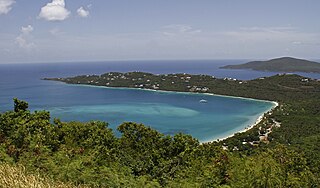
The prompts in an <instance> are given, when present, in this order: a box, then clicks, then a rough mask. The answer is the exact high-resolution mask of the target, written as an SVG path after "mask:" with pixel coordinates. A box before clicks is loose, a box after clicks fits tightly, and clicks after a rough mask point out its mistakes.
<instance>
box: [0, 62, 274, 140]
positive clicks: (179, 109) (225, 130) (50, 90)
mask: <svg viewBox="0 0 320 188" xmlns="http://www.w3.org/2000/svg"><path fill="white" fill-rule="evenodd" d="M153 63H154V67H153V66H151V65H150V64H148V65H149V69H150V70H152V68H154V70H162V71H163V72H160V73H169V72H190V73H198V72H201V70H202V69H203V73H208V72H206V71H209V70H211V69H210V67H211V66H213V65H212V64H210V63H209V62H207V61H205V62H201V61H200V62H195V64H196V65H197V66H195V67H196V68H195V71H196V72H192V70H193V69H192V67H191V63H190V62H189V67H184V66H178V65H181V62H180V63H178V64H174V63H172V62H171V63H170V62H164V63H167V64H168V66H167V67H166V68H167V69H168V70H163V69H161V68H160V69H158V68H159V67H161V66H160V65H159V64H157V63H160V64H161V65H162V62H157V63H155V62H153ZM169 64H170V65H174V67H173V68H172V67H171V69H170V66H169ZM228 64H229V62H228ZM107 65H108V64H103V63H102V64H99V63H96V64H92V65H91V66H90V67H88V64H80V65H79V64H76V63H75V64H40V65H39V64H29V65H0V112H4V111H6V110H11V109H12V106H13V102H12V98H13V97H18V98H20V99H22V100H26V101H27V102H29V104H30V105H29V106H30V109H31V110H42V109H44V110H48V111H50V113H51V116H52V117H56V118H60V119H61V120H63V121H73V120H77V121H90V120H101V121H106V122H108V123H109V126H110V127H111V128H113V129H114V130H116V127H117V126H118V125H120V124H121V123H123V122H128V121H132V122H137V123H143V124H145V125H147V126H151V127H153V128H155V129H156V130H158V131H160V132H162V133H164V134H171V135H172V134H175V133H179V132H182V133H186V134H191V135H192V136H194V137H195V138H197V139H199V140H200V141H202V142H204V141H209V140H214V139H218V138H223V137H225V136H228V135H231V134H233V133H235V132H237V131H240V130H243V129H244V128H245V127H247V126H249V125H251V124H253V123H254V122H255V121H256V120H257V118H258V117H259V116H260V115H261V114H263V113H264V112H266V111H268V110H269V109H270V108H272V106H273V104H272V103H270V102H265V101H256V100H247V99H239V98H231V97H222V96H212V95H203V94H190V93H175V92H155V91H146V90H138V89H114V88H102V87H89V86H79V85H67V84H64V83H60V82H53V81H44V80H41V78H43V77H66V76H72V75H79V74H86V73H88V74H92V73H96V74H100V73H103V72H109V71H115V70H114V69H112V66H111V67H109V68H108V66H107ZM136 66H137V67H136V69H133V68H132V67H134V66H133V65H130V66H129V65H128V66H127V65H126V66H123V68H122V69H121V70H122V71H123V72H125V71H133V70H140V68H139V66H138V65H136ZM140 66H141V65H140ZM120 67H121V66H120ZM128 67H129V68H128ZM141 67H142V68H141V69H144V68H146V67H147V68H148V66H147V64H145V66H141ZM179 67H180V68H179ZM213 67H217V65H214V66H213ZM118 68H119V66H118ZM183 68H186V69H183ZM201 68H202V69H201ZM200 69H201V70H200ZM117 70H118V71H119V69H117ZM188 70H189V71H188ZM214 71H216V72H217V71H218V70H217V69H215V70H214ZM223 71H225V72H223ZM148 72H152V71H148ZM154 73H159V72H154ZM231 73H232V74H233V76H232V75H230V74H231ZM248 73H250V72H247V74H246V75H247V77H248V75H250V74H248ZM208 74H209V73H208ZM219 74H220V75H223V74H225V75H226V76H228V77H234V78H237V77H236V75H244V73H242V74H236V72H228V70H222V72H220V73H219ZM257 74H258V73H257V72H254V73H253V74H252V75H251V76H253V78H254V77H255V76H256V75H257ZM201 99H205V100H207V101H208V102H207V103H200V102H199V101H200V100H201ZM117 134H119V133H117Z"/></svg>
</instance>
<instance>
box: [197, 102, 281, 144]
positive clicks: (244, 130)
mask: <svg viewBox="0 0 320 188" xmlns="http://www.w3.org/2000/svg"><path fill="white" fill-rule="evenodd" d="M272 103H273V105H274V106H273V107H272V108H271V109H270V110H268V111H266V112H264V113H263V114H262V115H260V116H259V118H258V119H257V120H256V121H255V123H254V124H252V125H250V126H248V127H246V128H244V129H242V130H240V131H237V132H235V133H233V134H230V135H229V136H225V137H222V138H217V139H214V140H208V141H205V142H201V143H210V142H215V141H223V140H226V139H228V138H231V137H233V136H234V135H235V134H237V133H244V132H246V131H248V130H250V129H252V128H254V127H255V126H256V125H258V124H259V123H260V122H261V121H262V120H263V118H264V114H265V113H268V112H272V110H274V109H275V108H276V107H278V106H279V103H278V102H275V101H272Z"/></svg>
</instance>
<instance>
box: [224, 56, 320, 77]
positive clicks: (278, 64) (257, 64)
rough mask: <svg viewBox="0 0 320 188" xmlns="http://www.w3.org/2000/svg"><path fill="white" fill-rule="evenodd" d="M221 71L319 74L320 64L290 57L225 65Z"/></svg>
mask: <svg viewBox="0 0 320 188" xmlns="http://www.w3.org/2000/svg"><path fill="white" fill-rule="evenodd" d="M220 68H221V69H252V70H257V71H272V72H308V73H310V72H314V73H320V63H317V62H314V61H308V60H304V59H296V58H292V57H282V58H277V59H271V60H268V61H251V62H248V63H244V64H240V65H227V66H223V67H220Z"/></svg>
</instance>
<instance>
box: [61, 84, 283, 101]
mask: <svg viewBox="0 0 320 188" xmlns="http://www.w3.org/2000/svg"><path fill="white" fill-rule="evenodd" d="M55 82H57V81H55ZM58 82H59V81H58ZM60 83H64V84H67V85H70V86H80V87H83V86H85V87H97V88H104V89H130V90H138V91H139V90H140V91H141V90H143V91H149V92H159V93H176V94H188V95H210V96H217V97H226V98H234V99H243V100H251V101H260V102H268V103H273V104H278V102H276V101H269V100H264V99H254V98H249V97H237V96H232V95H221V94H215V93H198V92H188V91H169V90H155V89H147V88H132V87H109V86H97V85H88V84H68V83H65V82H60Z"/></svg>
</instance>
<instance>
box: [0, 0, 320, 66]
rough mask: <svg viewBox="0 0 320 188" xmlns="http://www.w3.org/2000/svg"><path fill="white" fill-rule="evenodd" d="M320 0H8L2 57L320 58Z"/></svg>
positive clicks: (0, 17)
mask: <svg viewBox="0 0 320 188" xmlns="http://www.w3.org/2000/svg"><path fill="white" fill-rule="evenodd" d="M319 8H320V1H319V0H305V1H302V0H281V1H279V0H268V1H257V0H241V1H239V0H201V1H199V0H135V1H133V0H36V1H35V0H29V1H26V0H24V1H23V0H0V63H15V62H61V61H62V62H66V61H104V60H140V59H141V60H146V59H265V58H268V59H269V58H274V57H279V56H293V57H299V58H307V59H319V58H320V57H319V52H320V22H319V18H320V11H319Z"/></svg>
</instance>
